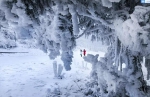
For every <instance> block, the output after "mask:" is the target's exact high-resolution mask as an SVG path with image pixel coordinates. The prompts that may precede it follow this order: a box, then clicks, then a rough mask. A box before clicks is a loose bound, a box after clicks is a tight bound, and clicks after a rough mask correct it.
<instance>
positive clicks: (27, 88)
mask: <svg viewBox="0 0 150 97" xmlns="http://www.w3.org/2000/svg"><path fill="white" fill-rule="evenodd" d="M28 51H29V53H24V54H21V53H17V54H0V62H1V64H0V97H46V95H47V90H51V91H53V90H54V88H59V89H60V91H61V92H62V94H61V97H66V96H67V95H70V96H68V97H75V95H76V96H79V97H83V93H82V91H81V90H82V89H84V88H85V83H86V82H87V81H88V80H90V71H91V65H90V64H86V63H85V62H84V61H83V59H82V58H81V57H80V56H79V53H77V52H76V51H75V52H76V53H75V58H74V62H73V64H72V70H71V71H68V72H67V71H65V70H63V73H64V74H65V75H64V76H65V78H64V79H56V78H54V74H53V67H52V62H53V61H52V60H49V57H48V56H47V55H46V54H45V53H43V52H42V51H40V50H36V49H30V50H28ZM91 53H92V52H91ZM101 55H102V56H103V53H102V54H101ZM57 61H58V63H61V61H60V60H59V58H58V59H57ZM83 64H84V65H83ZM81 88H82V89H81Z"/></svg>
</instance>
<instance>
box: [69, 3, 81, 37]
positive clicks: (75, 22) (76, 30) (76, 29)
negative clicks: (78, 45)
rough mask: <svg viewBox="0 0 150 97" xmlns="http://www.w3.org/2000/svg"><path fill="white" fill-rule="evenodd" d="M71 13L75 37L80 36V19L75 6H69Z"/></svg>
mask: <svg viewBox="0 0 150 97" xmlns="http://www.w3.org/2000/svg"><path fill="white" fill-rule="evenodd" d="M69 12H70V14H71V15H72V18H71V19H72V24H73V33H74V35H78V34H79V26H78V18H77V12H76V10H75V6H74V5H69Z"/></svg>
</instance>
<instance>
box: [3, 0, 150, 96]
mask: <svg viewBox="0 0 150 97" xmlns="http://www.w3.org/2000/svg"><path fill="white" fill-rule="evenodd" d="M82 36H85V37H88V40H90V41H101V42H102V44H104V45H105V46H107V47H108V48H107V51H106V54H105V56H104V57H101V59H100V60H98V56H99V55H98V54H97V55H93V54H88V55H87V56H86V57H84V60H85V61H87V62H89V63H91V64H92V73H91V76H92V79H93V80H91V81H90V82H89V83H88V85H87V91H86V93H85V94H86V96H89V97H149V95H150V94H149V87H148V85H147V83H146V80H148V79H149V77H150V4H142V3H141V2H140V0H0V47H1V48H5V49H8V48H9V49H12V48H16V47H17V46H18V45H17V42H20V43H23V44H27V45H30V46H35V47H37V48H40V49H41V50H42V51H44V52H45V53H49V58H50V59H55V58H57V57H58V56H61V60H62V61H63V66H64V68H65V70H66V71H69V70H71V66H70V65H71V64H72V58H73V57H74V56H73V50H74V48H76V46H77V44H76V41H77V40H78V39H80V38H81V37H82ZM97 46H99V45H98V44H97ZM141 64H144V65H145V67H146V68H147V79H144V75H143V72H142V65H141ZM123 65H125V68H123ZM56 97H57V96H56ZM70 97H71V96H70Z"/></svg>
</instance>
